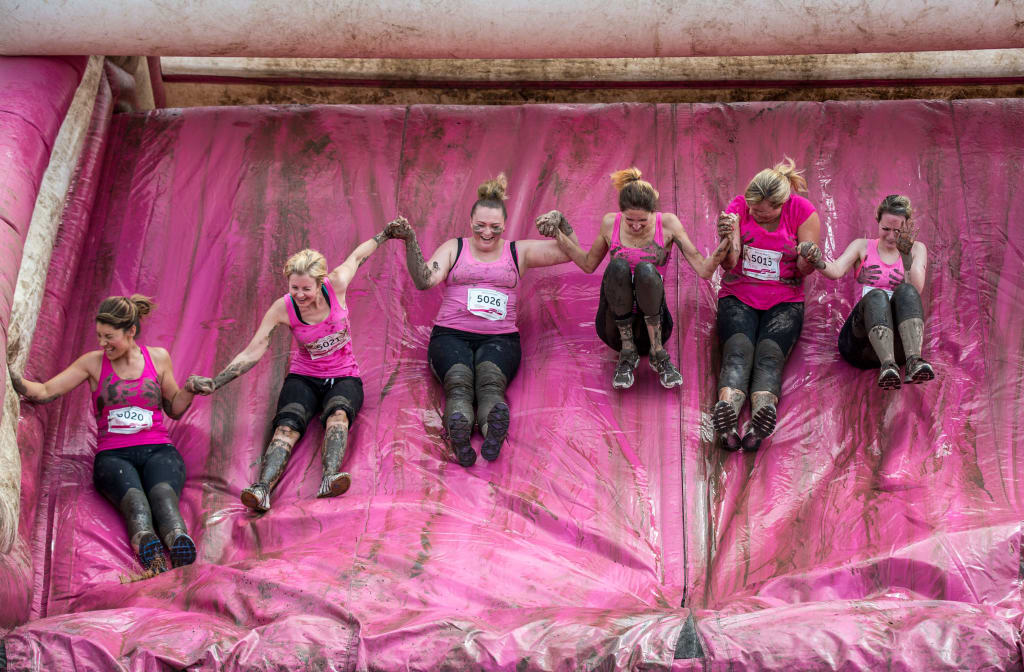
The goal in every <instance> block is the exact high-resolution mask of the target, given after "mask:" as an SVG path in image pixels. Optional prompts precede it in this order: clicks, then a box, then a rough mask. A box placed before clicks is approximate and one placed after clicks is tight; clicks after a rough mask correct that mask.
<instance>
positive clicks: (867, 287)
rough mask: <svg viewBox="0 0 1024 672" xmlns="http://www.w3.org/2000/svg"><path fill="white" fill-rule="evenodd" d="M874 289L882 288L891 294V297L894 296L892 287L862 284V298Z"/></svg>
mask: <svg viewBox="0 0 1024 672" xmlns="http://www.w3.org/2000/svg"><path fill="white" fill-rule="evenodd" d="M872 289H881V290H882V291H883V292H885V293H886V294H888V295H889V298H890V299H891V298H892V292H893V290H891V289H882V288H881V287H872V286H871V285H861V290H860V298H862V299H863V298H864V297H865V296H867V295H868V292H870V291H871V290H872Z"/></svg>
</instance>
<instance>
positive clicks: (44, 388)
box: [7, 350, 100, 404]
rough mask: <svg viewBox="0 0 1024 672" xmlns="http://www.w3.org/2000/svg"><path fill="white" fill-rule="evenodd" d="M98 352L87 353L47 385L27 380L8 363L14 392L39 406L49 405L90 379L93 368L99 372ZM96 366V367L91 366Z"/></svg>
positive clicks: (47, 382) (46, 383)
mask: <svg viewBox="0 0 1024 672" xmlns="http://www.w3.org/2000/svg"><path fill="white" fill-rule="evenodd" d="M99 357H100V352H99V351H98V350H96V351H93V352H87V353H85V354H84V355H82V356H81V357H79V358H78V359H76V360H75V361H74V362H72V363H71V366H69V367H68V368H66V369H64V370H63V371H61V372H60V373H58V374H57V375H56V376H54V377H53V378H50V379H49V380H48V381H46V382H45V383H37V382H34V381H31V380H26V379H25V378H22V377H21V374H19V373H17V372H15V370H14V369H13V368H12V367H11V366H10V363H9V362H8V367H7V370H8V372H9V373H10V376H11V385H13V386H14V391H15V392H17V393H18V394H20V395H21V396H23V397H25V398H26V399H28V400H29V401H31V402H34V403H37V404H48V403H50V402H51V401H53V400H54V399H57V398H58V397H60V396H61V395H64V394H67V393H68V392H70V391H71V390H73V389H75V388H76V387H78V386H79V385H81V384H82V383H83V382H85V381H86V380H87V379H88V378H89V371H90V370H91V369H93V368H95V369H96V371H97V372H98V371H99ZM93 364H95V367H94V366H91V365H93Z"/></svg>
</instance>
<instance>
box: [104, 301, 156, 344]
mask: <svg viewBox="0 0 1024 672" xmlns="http://www.w3.org/2000/svg"><path fill="white" fill-rule="evenodd" d="M154 307H156V304H155V303H153V299H151V298H149V297H148V296H143V295H142V294H132V295H131V296H108V297H107V298H105V299H103V301H102V302H101V303H100V307H99V308H98V309H97V310H96V321H97V322H99V323H101V324H106V325H108V326H111V327H113V328H115V329H123V330H125V331H127V330H129V329H131V328H132V327H135V335H136V336H138V335H139V332H140V331H142V327H141V325H140V324H139V322H140V321H141V320H142V318H144V317H145V316H146V315H149V314H150V313H151V312H153V308H154Z"/></svg>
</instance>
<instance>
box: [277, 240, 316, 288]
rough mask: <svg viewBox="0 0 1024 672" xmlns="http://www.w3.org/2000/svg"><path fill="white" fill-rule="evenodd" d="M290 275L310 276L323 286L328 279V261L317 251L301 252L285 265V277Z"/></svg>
mask: <svg viewBox="0 0 1024 672" xmlns="http://www.w3.org/2000/svg"><path fill="white" fill-rule="evenodd" d="M290 275H308V276H309V277H311V278H313V280H315V281H316V284H318V285H321V284H323V282H324V278H326V277H327V259H325V258H324V255H322V254H320V253H319V252H317V251H316V250H310V249H308V248H307V249H305V250H300V251H299V252H296V253H295V254H293V255H292V256H290V257H288V261H286V262H285V264H284V277H286V278H287V277H288V276H290Z"/></svg>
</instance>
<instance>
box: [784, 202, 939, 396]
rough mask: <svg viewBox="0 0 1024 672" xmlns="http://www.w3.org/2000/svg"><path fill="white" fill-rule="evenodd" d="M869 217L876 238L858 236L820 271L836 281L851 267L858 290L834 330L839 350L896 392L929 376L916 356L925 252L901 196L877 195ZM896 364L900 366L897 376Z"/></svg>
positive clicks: (910, 210) (926, 366)
mask: <svg viewBox="0 0 1024 672" xmlns="http://www.w3.org/2000/svg"><path fill="white" fill-rule="evenodd" d="M875 221H877V222H878V238H876V239H875V240H868V239H867V238H858V239H857V240H855V241H853V242H852V243H850V244H849V245H848V246H847V247H846V251H844V252H843V253H842V254H841V255H840V256H839V258H838V259H836V260H835V261H830V262H828V263H827V264H824V265H823V266H822V267H820V269H821V273H822V275H824V276H825V277H828V278H832V279H834V280H838V279H839V278H841V277H843V276H844V275H846V273H847V272H849V271H850V270H851V269H853V268H856V272H857V282H858V283H859V284H860V289H858V291H857V296H856V300H857V303H856V305H855V306H854V308H853V310H852V311H851V312H850V316H849V317H847V318H846V322H845V323H844V324H843V328H842V330H841V331H840V332H839V354H841V355H842V356H843V359H845V360H846V361H847V362H849V363H850V364H852V365H854V366H856V367H857V368H860V369H880V371H879V374H878V386H879V387H881V388H882V389H883V390H898V389H899V388H900V385H901V384H903V383H907V384H914V383H923V382H926V381H929V380H931V379H932V378H934V377H935V371H934V370H933V369H932V365H931V364H929V363H928V362H927V361H925V359H924V358H923V357H922V356H921V348H922V341H923V333H924V307H923V306H922V305H921V293H922V292H923V291H924V282H925V274H926V272H927V269H928V250H927V249H926V248H925V245H924V243H922V242H921V241H915V240H914V239H915V237H916V234H917V228H916V226H915V225H914V220H913V208H912V207H911V205H910V199H909V198H907V197H906V196H901V195H899V194H890V195H889V196H886V197H885V198H884V199H882V202H881V203H879V204H878V208H877V209H876V210H875ZM801 254H807V255H811V256H814V255H815V250H813V249H811V248H810V246H809V245H807V246H805V249H802V250H801ZM818 257H819V258H820V253H818ZM893 325H895V330H894V329H893ZM900 366H903V367H904V368H903V376H902V377H901V376H900V369H899V367H900Z"/></svg>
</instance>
